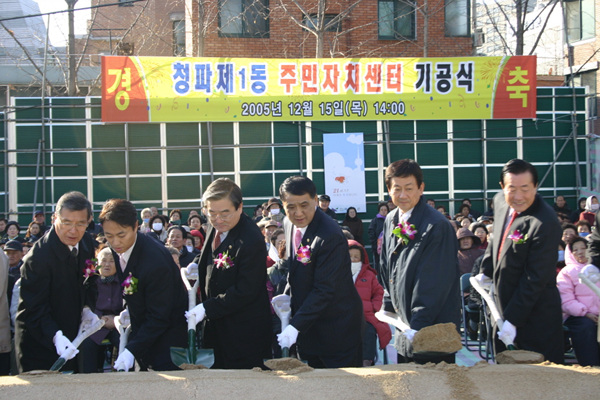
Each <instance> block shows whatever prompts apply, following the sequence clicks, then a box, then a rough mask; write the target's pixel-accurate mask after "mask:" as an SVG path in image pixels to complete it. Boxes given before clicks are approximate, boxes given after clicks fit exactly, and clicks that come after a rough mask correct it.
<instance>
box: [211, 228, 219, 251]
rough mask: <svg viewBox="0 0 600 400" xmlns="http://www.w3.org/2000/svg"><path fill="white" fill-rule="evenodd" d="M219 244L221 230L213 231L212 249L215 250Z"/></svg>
mask: <svg viewBox="0 0 600 400" xmlns="http://www.w3.org/2000/svg"><path fill="white" fill-rule="evenodd" d="M220 245H221V232H219V231H215V240H214V242H213V250H216V249H218V248H219V246H220Z"/></svg>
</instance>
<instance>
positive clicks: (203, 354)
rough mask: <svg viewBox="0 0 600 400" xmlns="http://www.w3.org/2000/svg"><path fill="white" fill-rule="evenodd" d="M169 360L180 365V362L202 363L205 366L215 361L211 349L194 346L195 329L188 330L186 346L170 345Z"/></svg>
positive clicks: (210, 365)
mask: <svg viewBox="0 0 600 400" xmlns="http://www.w3.org/2000/svg"><path fill="white" fill-rule="evenodd" d="M171 361H173V364H175V365H177V366H178V367H180V366H181V365H182V364H192V365H204V366H205V367H207V368H210V367H212V365H213V364H214V363H215V353H214V351H213V349H199V348H197V347H196V330H195V329H189V330H188V347H187V348H186V349H184V348H183V347H171Z"/></svg>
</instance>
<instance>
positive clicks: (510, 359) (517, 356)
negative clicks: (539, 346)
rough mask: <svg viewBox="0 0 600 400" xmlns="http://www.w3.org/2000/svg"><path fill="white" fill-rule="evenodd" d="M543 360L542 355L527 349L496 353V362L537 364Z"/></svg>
mask: <svg viewBox="0 0 600 400" xmlns="http://www.w3.org/2000/svg"><path fill="white" fill-rule="evenodd" d="M543 361H544V356H543V355H541V354H540V353H536V352H535V351H528V350H505V351H503V352H501V353H498V354H497V355H496V363H498V364H539V363H541V362H543Z"/></svg>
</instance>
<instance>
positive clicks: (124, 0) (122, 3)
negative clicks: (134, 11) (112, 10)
mask: <svg viewBox="0 0 600 400" xmlns="http://www.w3.org/2000/svg"><path fill="white" fill-rule="evenodd" d="M119 7H133V3H132V2H131V0H119Z"/></svg>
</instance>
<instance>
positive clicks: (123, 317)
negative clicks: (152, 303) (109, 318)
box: [115, 308, 131, 328]
mask: <svg viewBox="0 0 600 400" xmlns="http://www.w3.org/2000/svg"><path fill="white" fill-rule="evenodd" d="M116 318H118V319H119V323H120V324H121V325H122V326H123V328H127V327H128V326H129V324H131V318H129V309H128V308H126V309H124V310H123V311H121V314H119V315H118V316H117V317H115V319H116ZM115 325H117V324H115Z"/></svg>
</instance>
